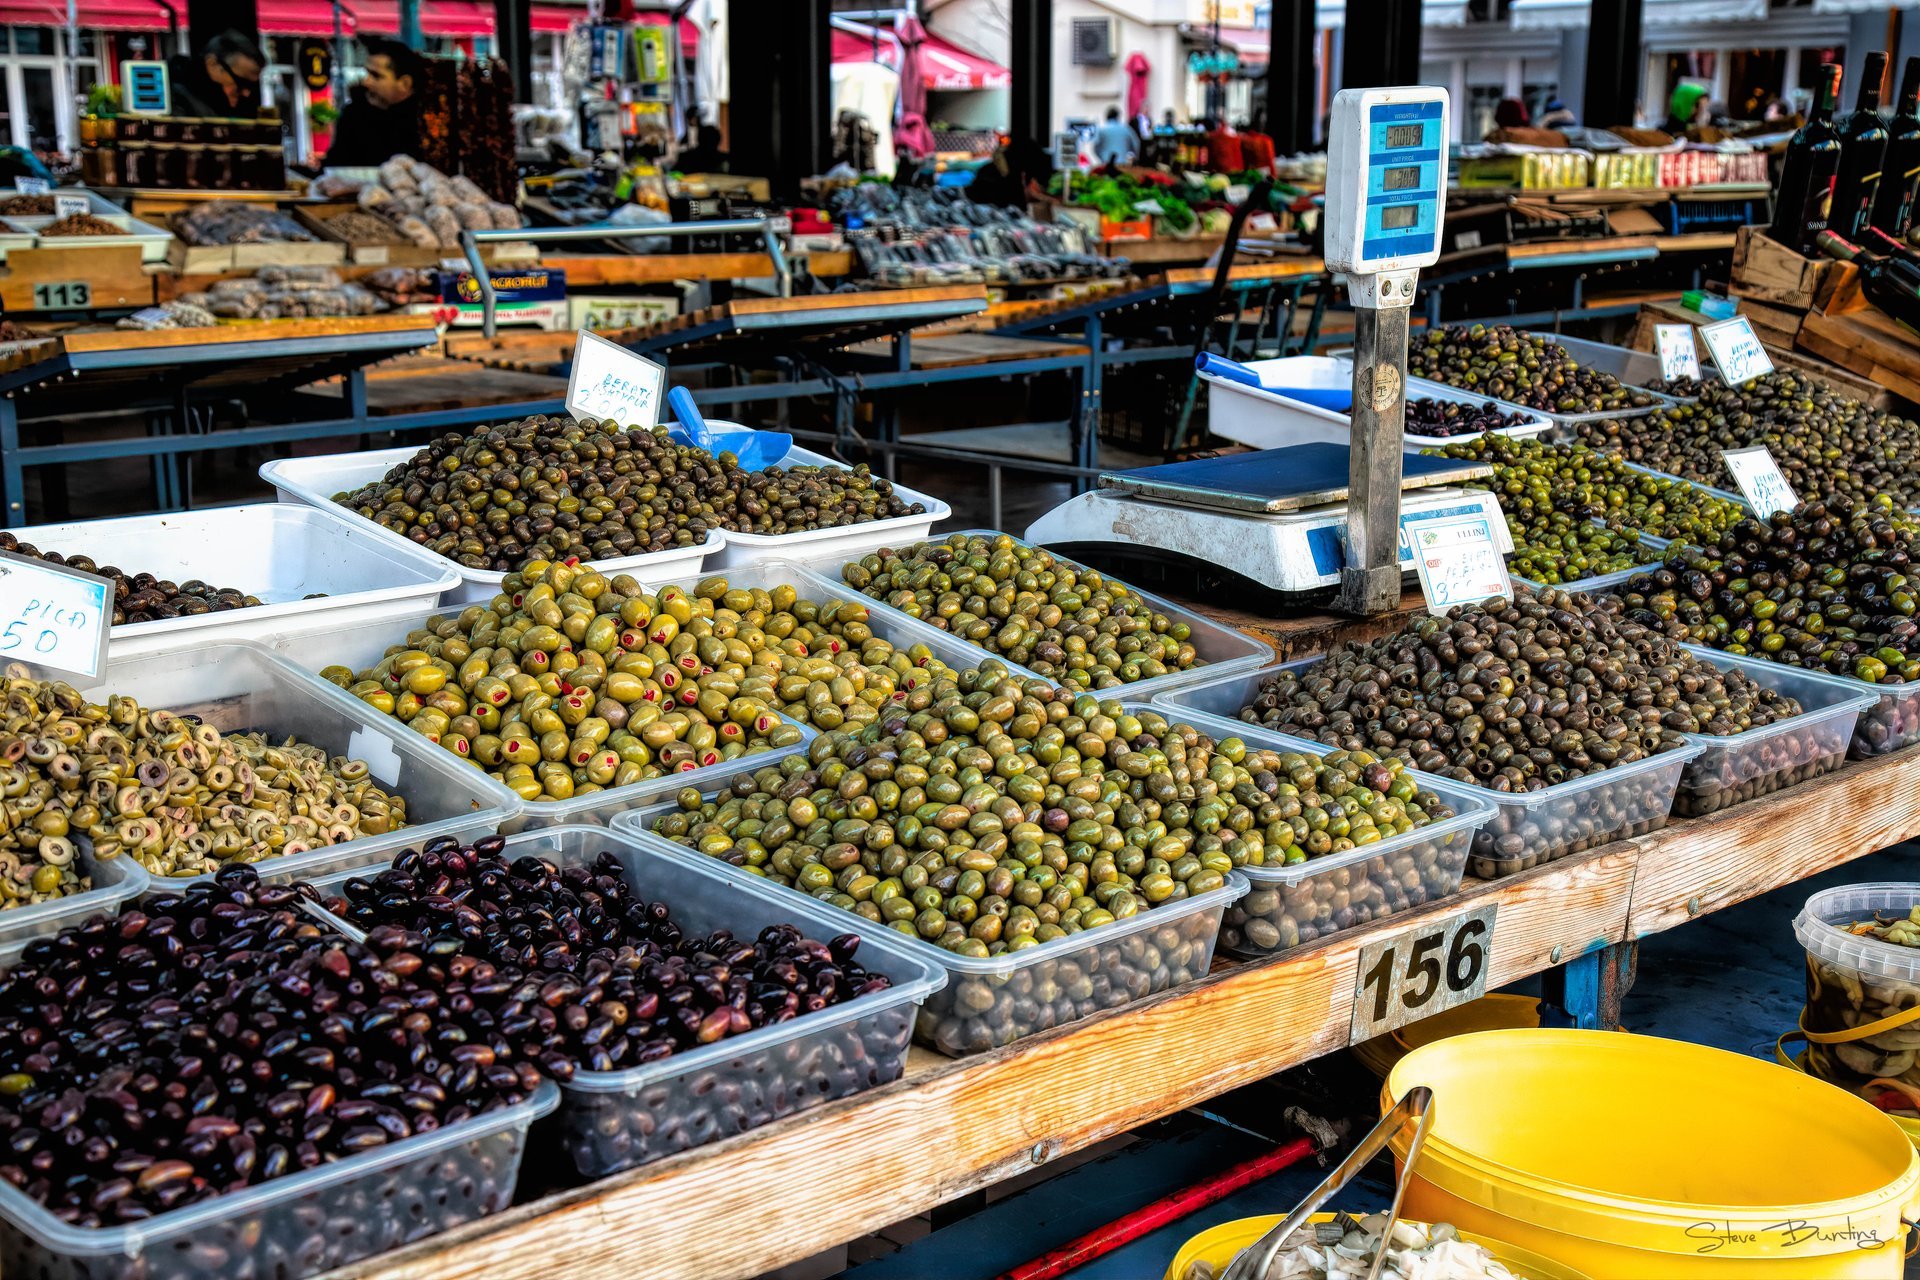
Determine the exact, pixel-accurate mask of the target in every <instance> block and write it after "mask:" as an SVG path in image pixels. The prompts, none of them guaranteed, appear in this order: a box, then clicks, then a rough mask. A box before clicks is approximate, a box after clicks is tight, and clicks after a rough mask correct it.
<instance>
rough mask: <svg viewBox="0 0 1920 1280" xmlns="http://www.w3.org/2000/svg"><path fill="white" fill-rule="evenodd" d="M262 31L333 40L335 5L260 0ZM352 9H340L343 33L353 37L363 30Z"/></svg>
mask: <svg viewBox="0 0 1920 1280" xmlns="http://www.w3.org/2000/svg"><path fill="white" fill-rule="evenodd" d="M259 13H260V31H261V33H262V34H264V35H270V36H331V35H332V34H333V5H332V3H331V2H330V0H260V10H259ZM358 22H359V20H358V19H357V18H355V17H354V13H353V8H352V6H351V5H347V4H342V5H341V6H340V30H341V31H342V32H343V33H344V34H346V35H349V36H350V35H353V34H354V33H355V32H356V31H358V30H359V25H358Z"/></svg>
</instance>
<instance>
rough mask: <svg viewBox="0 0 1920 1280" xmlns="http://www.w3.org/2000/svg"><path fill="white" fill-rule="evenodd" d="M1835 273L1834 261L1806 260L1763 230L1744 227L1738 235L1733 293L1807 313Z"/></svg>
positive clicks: (1731, 286)
mask: <svg viewBox="0 0 1920 1280" xmlns="http://www.w3.org/2000/svg"><path fill="white" fill-rule="evenodd" d="M1833 270H1834V263H1833V262H1832V261H1831V260H1830V259H1826V258H1806V257H1802V256H1801V255H1800V254H1798V253H1795V252H1794V251H1793V250H1792V249H1789V248H1787V246H1785V245H1783V244H1781V243H1780V242H1779V241H1777V240H1775V239H1774V238H1773V237H1771V236H1769V235H1768V234H1767V233H1766V230H1765V228H1763V227H1741V228H1740V229H1739V230H1738V231H1736V232H1735V233H1734V241H1733V274H1732V277H1731V281H1730V284H1729V292H1731V293H1732V294H1733V295H1734V296H1735V297H1739V298H1753V299H1755V300H1756V301H1759V302H1765V303H1771V304H1773V305H1775V306H1780V307H1788V308H1791V309H1793V310H1795V311H1800V312H1805V311H1807V310H1809V309H1810V308H1811V307H1812V306H1813V301H1814V295H1815V294H1817V293H1818V292H1819V291H1820V289H1821V286H1822V285H1824V284H1825V283H1826V280H1827V277H1828V276H1830V275H1832V274H1833Z"/></svg>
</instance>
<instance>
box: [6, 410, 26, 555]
mask: <svg viewBox="0 0 1920 1280" xmlns="http://www.w3.org/2000/svg"><path fill="white" fill-rule="evenodd" d="M0 499H4V500H5V502H6V510H5V511H3V512H0V526H5V527H6V528H9V529H17V528H19V527H20V526H21V525H23V524H25V523H26V522H27V471H26V468H25V467H23V466H21V465H20V412H19V408H18V406H17V405H16V404H15V403H14V399H13V397H12V396H0Z"/></svg>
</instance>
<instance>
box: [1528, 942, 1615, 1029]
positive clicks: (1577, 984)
mask: <svg viewBox="0 0 1920 1280" xmlns="http://www.w3.org/2000/svg"><path fill="white" fill-rule="evenodd" d="M1639 957H1640V944H1639V943H1637V942H1620V943H1615V944H1613V945H1612V946H1607V947H1600V948H1597V949H1596V950H1593V951H1589V952H1587V953H1586V954H1585V955H1582V956H1576V957H1574V958H1573V959H1572V960H1569V961H1568V962H1567V963H1566V964H1563V965H1561V966H1560V967H1559V968H1557V969H1549V970H1547V971H1546V972H1545V973H1543V974H1541V975H1540V979H1541V999H1540V1025H1542V1026H1555V1027H1581V1028H1584V1029H1586V1030H1589V1031H1618V1030H1619V1029H1620V1001H1621V1000H1622V999H1623V998H1624V997H1625V996H1626V994H1627V992H1628V991H1630V990H1631V989H1632V988H1633V977H1634V969H1635V967H1636V965H1637V963H1638V961H1639Z"/></svg>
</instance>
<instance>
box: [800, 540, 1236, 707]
mask: <svg viewBox="0 0 1920 1280" xmlns="http://www.w3.org/2000/svg"><path fill="white" fill-rule="evenodd" d="M960 535H964V536H967V537H984V538H998V537H1001V536H1003V535H1002V534H1000V533H999V532H998V531H997V530H993V529H965V530H961V531H960ZM960 535H955V534H944V535H941V536H939V537H934V538H923V539H919V540H918V541H917V542H915V543H912V544H907V543H897V544H895V545H896V546H898V547H900V548H901V549H902V550H903V551H905V550H910V549H911V547H912V546H917V545H920V544H921V543H925V542H943V541H945V540H946V538H948V537H954V536H960ZM1005 536H1011V535H1005ZM1014 541H1015V542H1016V543H1019V544H1020V545H1021V546H1032V545H1033V544H1032V543H1030V542H1027V541H1026V540H1025V539H1022V538H1014ZM1048 554H1049V555H1051V556H1053V558H1054V559H1055V560H1057V561H1059V562H1060V563H1061V564H1064V565H1070V566H1072V567H1073V568H1074V569H1076V570H1078V571H1079V572H1081V573H1087V572H1090V570H1088V568H1087V566H1086V565H1084V564H1082V563H1080V562H1079V561H1078V560H1074V559H1071V558H1069V557H1067V556H1063V555H1061V554H1060V553H1059V552H1057V551H1052V550H1049V551H1048ZM855 558H857V557H855ZM846 563H847V562H846V560H844V559H838V558H835V559H827V560H820V559H815V558H813V557H811V556H809V557H807V558H806V560H805V564H806V566H807V567H809V568H811V569H813V570H814V571H815V572H817V573H819V574H820V575H822V576H823V577H825V578H826V579H827V580H828V581H829V582H836V581H837V582H841V583H842V584H843V586H844V579H842V578H841V577H840V570H841V568H842V567H843V566H844V565H845V564H846ZM1101 576H1102V577H1104V578H1106V579H1107V580H1108V581H1112V582H1122V581H1124V579H1120V578H1115V577H1114V576H1113V575H1112V574H1102V575H1101ZM845 589H846V590H849V591H851V590H854V588H852V587H846V588H845ZM1128 590H1130V591H1132V593H1133V594H1134V596H1135V598H1137V599H1138V600H1140V601H1141V602H1142V603H1144V604H1145V605H1147V606H1148V607H1149V608H1151V609H1152V610H1154V611H1155V612H1156V613H1161V614H1164V615H1166V617H1168V618H1169V619H1171V620H1172V621H1174V622H1184V623H1186V624H1187V628H1188V633H1189V634H1188V638H1189V640H1191V642H1192V644H1193V647H1194V652H1195V653H1197V654H1198V655H1199V657H1200V661H1199V663H1198V664H1197V665H1195V666H1192V667H1189V668H1187V669H1186V670H1185V671H1174V672H1170V673H1169V674H1167V675H1164V676H1154V677H1153V678H1151V679H1147V680H1136V681H1134V682H1133V683H1132V684H1127V685H1120V686H1118V687H1115V688H1112V689H1096V690H1093V691H1092V692H1095V693H1098V694H1099V695H1100V696H1101V697H1103V698H1124V699H1126V700H1128V701H1135V702H1146V701H1148V700H1150V699H1151V698H1152V696H1153V695H1154V694H1155V693H1158V692H1159V691H1160V690H1162V689H1173V688H1178V687H1179V686H1181V685H1186V684H1192V683H1193V682H1194V681H1196V680H1204V679H1206V678H1207V676H1209V675H1212V674H1214V673H1216V672H1226V671H1236V670H1240V669H1242V668H1248V667H1257V666H1259V665H1261V664H1262V663H1264V662H1267V661H1269V660H1270V659H1271V658H1272V657H1273V647H1272V646H1271V645H1269V644H1267V643H1266V642H1265V641H1264V640H1256V639H1254V638H1253V637H1252V636H1250V635H1247V634H1246V633H1245V632H1242V631H1238V630H1235V629H1234V628H1232V627H1226V626H1222V625H1221V624H1219V623H1217V622H1214V621H1212V620H1211V619H1209V618H1206V617H1203V616H1201V615H1200V614H1198V613H1195V612H1194V611H1193V610H1191V609H1183V608H1181V607H1180V606H1179V605H1177V604H1174V603H1173V602H1172V601H1170V600H1165V599H1162V598H1161V597H1159V596H1156V595H1154V594H1153V593H1151V592H1148V591H1142V590H1140V589H1139V588H1138V587H1135V586H1133V585H1132V584H1128ZM863 594H864V593H863ZM867 598H868V599H869V600H871V601H872V602H873V604H874V605H875V607H876V612H877V611H878V610H880V609H885V610H887V611H889V612H891V613H895V614H898V615H899V616H901V617H903V618H908V619H909V620H911V621H920V620H919V619H915V618H913V617H912V615H911V614H908V613H906V612H904V611H902V610H899V609H896V608H894V607H893V606H892V605H890V604H887V603H886V602H885V601H882V600H878V599H875V598H874V597H872V596H868V597H867ZM921 625H923V626H931V625H932V624H931V623H926V622H922V623H921ZM934 629H935V630H943V629H942V628H934ZM946 634H951V633H946ZM962 643H964V644H966V645H967V647H968V648H970V649H974V650H977V651H978V652H979V653H981V654H984V655H985V656H986V657H989V658H996V659H999V660H1000V661H1002V662H1005V661H1006V660H1005V659H1004V658H1000V655H998V654H996V653H994V652H993V651H992V650H990V649H986V648H983V647H982V646H979V645H975V644H973V643H971V642H970V641H962ZM1019 673H1020V674H1024V675H1028V676H1033V675H1034V673H1033V672H1031V671H1028V670H1027V669H1026V668H1024V667H1022V668H1019ZM1034 678H1036V679H1046V677H1041V676H1035V677H1034ZM1049 683H1056V684H1057V683H1058V681H1053V680H1049Z"/></svg>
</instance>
